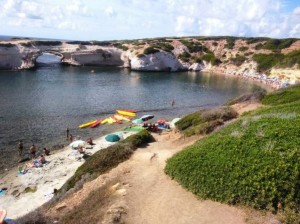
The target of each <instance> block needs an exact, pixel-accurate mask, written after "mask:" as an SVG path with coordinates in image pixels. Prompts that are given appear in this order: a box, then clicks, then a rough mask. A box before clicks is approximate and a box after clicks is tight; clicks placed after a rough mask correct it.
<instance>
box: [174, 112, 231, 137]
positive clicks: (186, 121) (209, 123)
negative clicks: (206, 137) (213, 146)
mask: <svg viewBox="0 0 300 224" xmlns="http://www.w3.org/2000/svg"><path fill="white" fill-rule="evenodd" d="M236 117H237V112H236V111H234V110H233V109H231V108H230V107H220V108H215V109H204V110H201V111H198V112H195V113H193V114H189V115H187V116H185V117H183V118H182V119H180V120H179V121H178V122H177V123H176V127H177V128H178V130H179V131H181V132H183V133H184V134H185V135H186V136H191V135H194V134H208V133H210V132H211V131H213V130H214V128H215V127H216V126H219V125H222V124H223V122H224V121H227V120H230V119H233V118H236Z"/></svg>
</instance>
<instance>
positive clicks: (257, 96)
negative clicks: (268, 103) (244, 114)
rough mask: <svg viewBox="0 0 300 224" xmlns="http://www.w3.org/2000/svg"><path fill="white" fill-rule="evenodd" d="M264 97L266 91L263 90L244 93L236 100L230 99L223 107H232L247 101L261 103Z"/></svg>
mask: <svg viewBox="0 0 300 224" xmlns="http://www.w3.org/2000/svg"><path fill="white" fill-rule="evenodd" d="M265 95H266V91H265V90H258V91H255V92H253V93H246V94H243V95H242V96H239V97H237V98H234V99H231V100H229V101H228V102H227V103H225V105H227V106H229V105H234V104H237V103H243V102H247V101H252V102H253V101H258V102H259V101H261V100H262V99H263V98H264V96H265Z"/></svg>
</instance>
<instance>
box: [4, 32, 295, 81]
mask: <svg viewBox="0 0 300 224" xmlns="http://www.w3.org/2000/svg"><path fill="white" fill-rule="evenodd" d="M46 52H47V53H52V54H56V55H58V56H59V57H60V58H61V61H62V63H64V64H69V65H76V66H82V65H94V66H113V67H127V68H131V69H132V70H139V71H181V70H193V71H215V72H221V73H225V74H232V75H240V76H243V77H244V76H246V77H251V78H254V79H256V78H257V79H259V80H260V81H261V80H264V79H266V78H265V77H267V79H269V81H270V79H271V78H272V74H273V75H274V74H276V80H275V79H274V77H273V78H272V80H273V82H274V80H275V81H278V77H279V76H280V77H281V78H280V80H279V81H280V83H279V81H278V83H277V84H282V82H283V81H282V80H284V81H286V80H288V82H289V83H296V82H299V81H300V80H299V79H300V77H299V76H298V75H297V74H299V64H300V57H299V56H300V40H297V39H270V38H235V37H210V38H209V37H187V38H160V39H142V40H132V41H112V42H97V41H90V42H89V41H84V42H83V41H70V42H66V41H36V40H28V39H26V40H25V39H24V40H22V39H19V40H10V41H1V42H0V69H2V70H3V69H5V70H18V69H28V68H32V67H35V66H36V59H37V57H38V56H40V55H41V54H43V53H46ZM286 69H288V71H289V72H288V74H287V73H285V72H284V71H285V70H286ZM278 71H280V75H278ZM291 71H295V73H293V72H291ZM295 74H296V75H295Z"/></svg>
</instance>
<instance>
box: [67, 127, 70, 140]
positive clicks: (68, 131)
mask: <svg viewBox="0 0 300 224" xmlns="http://www.w3.org/2000/svg"><path fill="white" fill-rule="evenodd" d="M69 133H70V131H69V128H67V139H69Z"/></svg>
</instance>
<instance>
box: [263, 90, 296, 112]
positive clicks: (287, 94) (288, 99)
mask: <svg viewBox="0 0 300 224" xmlns="http://www.w3.org/2000/svg"><path fill="white" fill-rule="evenodd" d="M297 101H300V85H295V86H292V87H290V88H287V89H280V90H278V91H276V92H273V93H270V94H268V95H267V96H265V97H264V98H263V100H262V102H263V103H264V104H266V105H280V104H285V103H292V102H297ZM299 107H300V104H299Z"/></svg>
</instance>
